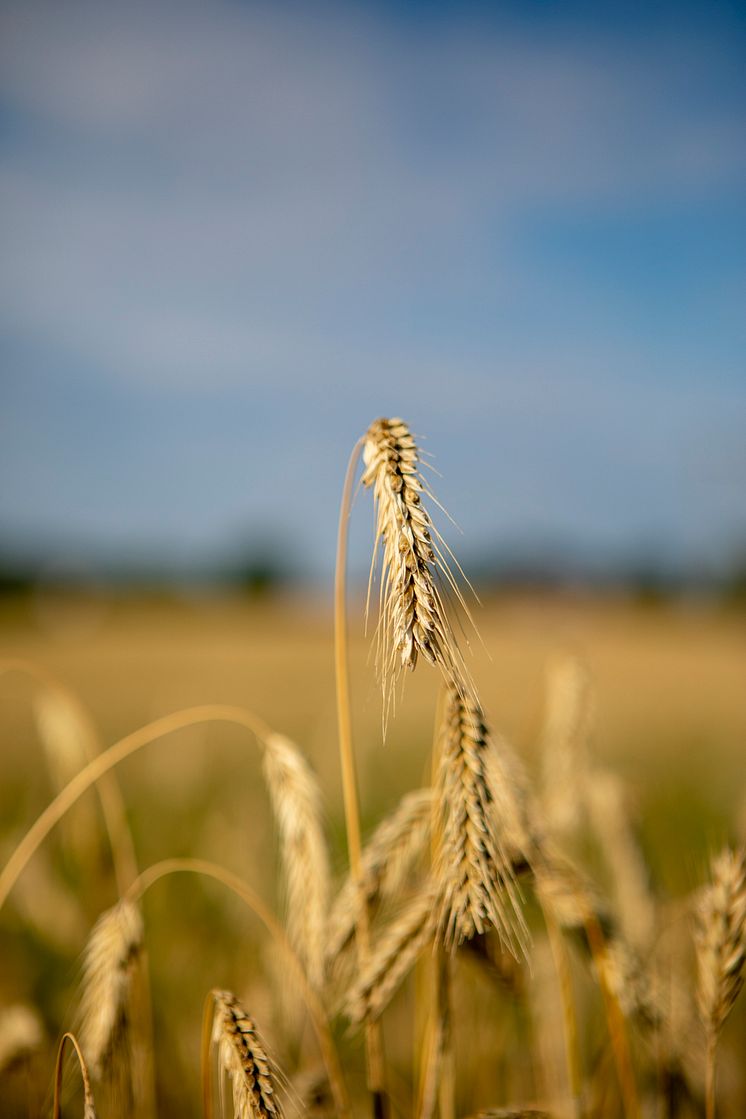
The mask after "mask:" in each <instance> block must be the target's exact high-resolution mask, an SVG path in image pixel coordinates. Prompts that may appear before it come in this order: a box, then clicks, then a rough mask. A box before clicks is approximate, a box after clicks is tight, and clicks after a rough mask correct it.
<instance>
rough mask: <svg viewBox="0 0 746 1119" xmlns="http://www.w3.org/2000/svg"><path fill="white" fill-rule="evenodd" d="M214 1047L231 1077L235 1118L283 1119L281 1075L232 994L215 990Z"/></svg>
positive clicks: (222, 1066) (253, 1026) (253, 1024)
mask: <svg viewBox="0 0 746 1119" xmlns="http://www.w3.org/2000/svg"><path fill="white" fill-rule="evenodd" d="M212 995H213V998H214V1000H215V1009H214V1014H213V1024H212V1044H213V1046H214V1047H215V1049H216V1051H217V1055H218V1065H219V1068H220V1070H221V1072H222V1073H223V1074H224V1075H225V1076H226V1077H227V1078H228V1081H229V1083H230V1087H231V1092H232V1097H233V1114H234V1116H235V1119H282V1115H283V1110H282V1105H281V1103H280V1100H279V1099H278V1097H277V1093H276V1089H277V1088H278V1087H279V1085H280V1073H279V1070H278V1069H277V1068H276V1066H275V1065H274V1063H273V1062H272V1061H271V1060H270V1058H269V1057H268V1055H267V1053H266V1050H265V1048H264V1046H263V1044H262V1042H261V1039H260V1037H259V1035H258V1033H257V1029H256V1025H255V1023H254V1021H253V1019H251V1018H250V1017H249V1015H248V1014H247V1013H246V1011H245V1010H244V1008H243V1007H242V1006H241V1004H240V1002H239V1001H238V999H237V998H236V997H235V995H232V994H231V993H230V991H213V992H212Z"/></svg>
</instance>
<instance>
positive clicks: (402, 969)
mask: <svg viewBox="0 0 746 1119" xmlns="http://www.w3.org/2000/svg"><path fill="white" fill-rule="evenodd" d="M436 899H437V887H436V886H435V885H434V884H433V883H430V884H428V885H426V886H425V887H424V888H423V889H422V890H421V891H420V892H419V893H418V894H417V895H416V896H415V897H414V898H412V900H411V901H410V902H409V904H408V905H407V906H406V908H405V909H404V910H403V912H402V913H401V915H400V916H399V917H397V918H396V920H394V921H393V922H392V923H391V924H390V925H389V926H388V928H387V929H386V930H385V932H384V933H383V935H382V936H381V939H380V940H379V942H378V944H377V945H376V947H375V949H374V951H373V955H372V957H371V960H370V963H369V964H368V966H367V967H366V968H365V969H364V970H363V972H362V974H361V975H360V977H359V978H358V980H357V982H356V983H355V984H354V985H353V987H352V988H351V990H350V992H349V994H348V996H347V999H346V1002H345V1011H346V1013H347V1016H348V1017H349V1018H350V1020H351V1021H352V1022H355V1023H360V1022H363V1021H368V1020H375V1019H376V1018H378V1017H379V1016H380V1015H381V1014H382V1013H383V1011H384V1010H385V1008H386V1006H387V1005H388V1003H389V1002H390V1000H391V998H392V996H393V995H394V993H395V992H396V990H397V988H398V987H399V984H400V983H401V982H402V980H403V979H404V978H405V976H406V975H407V973H408V972H409V971H410V969H411V968H412V967H413V966H414V964H415V963H416V961H417V959H418V958H419V956H420V953H421V952H422V951H423V950H424V949H425V948H426V947H428V945H432V944H433V940H434V936H435V932H436V927H437V924H436V913H435V903H436Z"/></svg>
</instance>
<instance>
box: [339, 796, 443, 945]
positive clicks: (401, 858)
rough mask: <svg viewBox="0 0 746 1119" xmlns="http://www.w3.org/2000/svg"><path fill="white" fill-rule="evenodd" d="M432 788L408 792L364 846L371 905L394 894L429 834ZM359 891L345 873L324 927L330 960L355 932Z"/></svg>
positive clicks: (365, 883)
mask: <svg viewBox="0 0 746 1119" xmlns="http://www.w3.org/2000/svg"><path fill="white" fill-rule="evenodd" d="M432 806H433V791H432V789H416V790H415V791H414V792H411V793H407V794H406V795H405V796H403V797H402V799H401V801H400V802H399V804H398V805H397V807H396V808H395V809H394V811H393V812H392V813H391V814H390V815H389V816H387V817H386V819H385V820H384V821H383V822H382V823H381V824H379V826H378V827H377V828H376V830H375V831H374V833H373V835H372V836H371V838H370V840H369V841H368V844H367V845H366V847H365V848H364V850H363V858H362V894H363V897H364V899H365V902H366V904H367V905H368V906H369V907H371V908H372V907H373V906H374V905H376V904H379V903H381V902H385V901H386V900H388V899H391V898H394V897H396V895H397V894H398V893H399V891H400V890H401V888H402V886H403V885H404V883H405V882H406V879H407V876H408V875H409V874H410V872H411V870H412V867H413V866H414V865H415V864H416V863H417V861H418V859H419V858H420V856H421V855H422V853H423V851H424V850H425V848H426V846H427V843H428V840H429V838H430V827H431V822H432ZM358 898H359V893H358V888H357V883H356V882H355V881H354V880H353V879H352V878H351V877H349V876H348V877H347V879H346V880H345V882H344V884H343V886H342V888H341V890H340V891H339V894H338V895H337V898H336V900H335V902H334V905H333V907H332V911H331V916H330V918H329V927H328V930H327V949H326V951H327V960H328V961H329V962H330V963H331V962H333V961H334V960H336V959H337V958H338V957H339V955H340V953H341V952H342V951H343V950H344V949H345V948H346V947H347V945H348V944H349V943H350V942H351V940H352V938H353V936H354V935H355V922H356V914H357V905H358V904H359V901H358Z"/></svg>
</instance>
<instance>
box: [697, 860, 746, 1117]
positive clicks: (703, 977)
mask: <svg viewBox="0 0 746 1119" xmlns="http://www.w3.org/2000/svg"><path fill="white" fill-rule="evenodd" d="M711 872H712V881H711V883H710V884H709V885H708V886H707V887H706V888H705V889H704V890H703V891H702V895H701V899H700V904H699V913H698V924H697V930H696V945H697V964H698V970H699V985H698V989H697V1001H698V1004H699V1013H700V1016H701V1018H702V1022H703V1024H704V1027H705V1034H706V1037H707V1065H706V1087H705V1100H706V1106H707V1116H708V1119H711V1117H712V1116H714V1114H715V1054H716V1049H717V1042H718V1038H719V1036H720V1031H721V1030H722V1028H723V1025H724V1023H725V1020H726V1018H727V1017H728V1015H729V1014H730V1012H731V1010H732V1009H733V1005H734V1003H735V1001H736V999H737V998H738V994H739V992H740V990H741V988H742V986H743V969H744V962H745V961H746V849H741V850H738V851H732V850H729V849H728V848H726V849H725V850H724V851H721V852H720V854H719V855H717V856H716V857H715V858H713V859H712V864H711Z"/></svg>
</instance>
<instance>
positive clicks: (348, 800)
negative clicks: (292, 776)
mask: <svg viewBox="0 0 746 1119" xmlns="http://www.w3.org/2000/svg"><path fill="white" fill-rule="evenodd" d="M362 445H363V441H362V439H360V440H358V442H357V443H356V444H355V446H354V448H353V450H352V454H351V455H350V461H349V463H348V465H347V473H346V475H345V481H344V488H343V491H342V505H341V508H340V513H339V531H338V534H337V562H336V571H335V576H334V668H335V675H336V684H337V724H338V728H339V757H340V766H341V770H342V793H343V797H344V810H345V827H346V832H347V849H348V852H349V858H350V874H351V876H352V879H353V880H354V881H355V882H356V883H357V885H358V904H357V906H356V909H357V920H356V923H355V941H356V946H357V955H358V967H359V970H360V972H364V971H365V969H366V966H367V963H368V960H369V959H370V923H369V915H368V906H367V903H366V901H365V896H364V890H363V864H362V841H361V838H360V811H359V808H358V797H357V777H356V771H355V755H354V752H353V748H352V720H351V715H350V679H349V670H348V659H347V609H346V582H347V580H346V575H347V526H348V523H349V519H350V505H351V497H352V483H353V480H354V477H355V469H356V467H357V463H358V459H359V457H360V450H361V448H362ZM365 1051H366V1062H367V1077H368V1089H369V1091H370V1093H371V1095H372V1097H373V1114H374V1116H376V1119H378V1117H380V1116H385V1115H386V1114H387V1113H388V1105H387V1100H386V1092H385V1086H384V1057H383V1033H382V1030H381V1026H380V1024H379V1023H378V1022H367V1023H366V1025H365Z"/></svg>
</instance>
